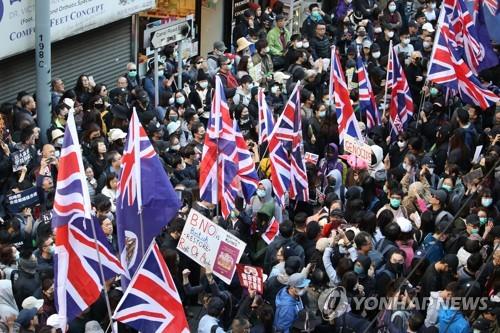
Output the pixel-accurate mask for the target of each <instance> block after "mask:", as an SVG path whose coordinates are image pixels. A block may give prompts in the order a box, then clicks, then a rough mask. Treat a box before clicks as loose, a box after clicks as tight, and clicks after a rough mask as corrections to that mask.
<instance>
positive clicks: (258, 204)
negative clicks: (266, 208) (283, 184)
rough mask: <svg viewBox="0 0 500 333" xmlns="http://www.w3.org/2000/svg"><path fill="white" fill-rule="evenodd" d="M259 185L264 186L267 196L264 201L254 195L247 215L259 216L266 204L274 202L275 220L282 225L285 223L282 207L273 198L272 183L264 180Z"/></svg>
mask: <svg viewBox="0 0 500 333" xmlns="http://www.w3.org/2000/svg"><path fill="white" fill-rule="evenodd" d="M259 184H262V185H263V186H264V189H265V190H266V195H265V196H264V198H262V199H261V198H259V197H258V196H257V194H256V195H254V196H253V197H252V198H251V199H250V204H249V205H248V208H247V214H248V215H251V216H252V217H254V216H255V215H257V213H258V212H259V211H260V209H261V208H262V206H263V205H264V204H265V203H268V202H272V203H273V204H274V218H275V219H276V220H277V221H278V223H281V222H282V221H283V215H282V214H281V207H280V206H279V204H278V203H277V202H276V200H274V198H273V196H272V193H273V186H272V184H271V181H270V180H269V179H263V180H261V181H260V182H259Z"/></svg>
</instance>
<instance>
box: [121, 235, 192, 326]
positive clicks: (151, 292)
mask: <svg viewBox="0 0 500 333" xmlns="http://www.w3.org/2000/svg"><path fill="white" fill-rule="evenodd" d="M113 318H114V319H115V320H118V321H119V322H122V323H124V324H127V325H128V326H130V327H133V328H135V329H136V330H138V331H140V332H152V333H153V332H154V333H170V332H179V333H189V326H188V323H187V320H186V315H185V314H184V309H183V307H182V301H181V299H180V297H179V293H178V292H177V288H176V287H175V283H174V280H173V279H172V275H171V274H170V271H169V270H168V267H167V265H166V264H165V261H164V260H163V257H162V255H161V252H160V249H159V248H158V245H156V242H155V241H153V242H151V245H150V246H149V248H148V250H147V252H146V254H145V255H144V259H143V261H142V262H141V265H140V266H139V268H138V269H137V273H136V274H135V275H134V277H133V278H132V280H131V281H130V284H129V286H128V288H127V290H126V291H125V293H124V294H123V297H122V299H121V300H120V303H118V306H117V307H116V310H115V313H114V315H113Z"/></svg>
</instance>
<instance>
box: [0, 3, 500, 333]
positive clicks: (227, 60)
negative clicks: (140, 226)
mask: <svg viewBox="0 0 500 333" xmlns="http://www.w3.org/2000/svg"><path fill="white" fill-rule="evenodd" d="M440 5H441V4H440V2H439V1H436V0H418V1H406V2H405V1H394V0H389V1H373V0H338V1H324V2H323V4H322V5H319V4H312V5H310V6H309V8H308V9H307V18H306V19H305V20H304V22H303V24H302V27H301V29H300V31H301V32H300V33H298V34H291V33H290V31H288V29H287V19H286V17H285V16H284V14H283V3H281V2H280V1H271V3H267V1H264V3H263V2H261V4H258V3H253V2H252V3H250V4H249V6H250V8H249V9H248V10H246V11H245V12H244V14H243V15H242V16H241V17H240V18H239V19H238V21H237V22H236V25H235V28H234V31H233V40H232V43H231V45H225V44H224V42H220V41H218V42H215V43H214V45H213V50H212V51H211V52H209V53H208V55H207V56H206V57H203V56H197V57H194V58H192V59H190V60H189V61H188V62H186V63H184V64H183V72H182V73H177V72H176V71H177V68H178V66H177V63H176V59H177V56H176V49H175V47H174V46H170V45H169V46H167V47H165V48H164V49H163V50H162V52H161V59H160V61H159V71H158V73H157V75H158V79H159V83H160V84H159V89H158V94H159V95H158V99H159V105H158V106H157V107H155V105H154V104H155V103H154V101H155V94H156V91H155V87H154V75H155V71H154V65H153V63H152V62H150V63H148V64H147V66H148V71H147V74H146V75H145V76H144V77H142V78H141V77H139V75H138V70H137V65H136V64H135V63H129V64H128V65H127V68H126V70H125V69H124V73H123V75H122V76H120V77H118V78H117V81H116V85H115V86H113V87H107V86H106V85H104V84H101V83H96V82H94V79H93V77H92V76H91V74H94V75H95V77H96V78H99V73H86V74H82V75H81V76H80V77H78V79H77V80H76V84H75V86H74V87H67V86H68V82H63V80H62V79H60V78H55V79H53V81H52V110H51V112H52V121H51V127H50V128H49V129H48V130H47V132H46V135H47V138H48V142H49V143H46V144H43V145H42V144H41V139H40V128H39V127H38V124H37V104H36V99H35V98H36V97H35V96H33V94H32V93H30V92H26V91H22V92H19V94H18V96H17V100H16V101H5V102H4V103H3V104H1V107H0V147H1V149H0V175H1V176H0V188H1V191H0V198H1V205H0V332H37V333H38V332H40V333H42V332H70V333H84V332H87V333H91V332H104V331H105V330H106V331H108V332H109V331H110V328H109V327H110V325H109V318H108V316H107V312H106V308H105V303H104V298H101V299H99V300H98V301H97V302H96V303H95V304H94V305H92V307H90V308H89V309H88V310H86V311H84V312H83V313H81V315H79V316H78V317H77V318H76V319H74V320H72V321H70V322H69V323H68V327H65V328H62V327H58V322H59V321H58V318H57V313H56V308H55V305H54V252H55V248H54V241H55V240H54V234H53V228H52V226H51V216H52V214H51V210H52V207H53V202H54V192H55V188H56V186H57V184H56V180H57V173H58V159H59V156H60V154H61V146H62V144H63V136H64V131H65V124H66V120H67V117H68V112H69V111H70V109H71V108H74V112H75V118H76V124H77V128H78V133H79V136H80V143H81V149H82V154H83V159H84V168H85V176H86V179H87V182H88V188H89V192H90V193H89V194H90V198H91V200H92V209H93V213H94V214H95V215H96V216H97V218H98V220H99V222H100V224H101V227H102V230H103V232H104V233H105V235H106V237H107V239H108V241H109V243H110V245H111V247H112V248H113V250H114V251H115V252H118V244H117V237H116V223H115V210H116V202H115V201H116V197H117V186H118V181H119V177H120V169H121V158H122V154H123V149H124V142H125V140H126V137H127V131H128V124H129V119H130V117H131V114H132V110H133V109H134V108H135V110H136V111H137V113H138V117H139V120H140V121H141V123H142V126H143V127H144V128H145V129H146V132H147V134H148V136H149V138H150V140H151V143H152V144H153V146H154V148H155V150H156V152H157V154H158V156H159V158H160V160H161V163H162V165H163V166H164V169H165V171H166V173H167V174H168V175H169V178H170V180H171V182H172V184H173V186H174V187H175V189H176V191H178V193H179V196H180V198H181V201H182V208H181V209H180V210H179V213H178V216H177V217H176V218H174V219H173V220H172V221H171V222H170V224H169V225H168V227H167V228H166V229H165V230H164V231H163V232H162V234H161V235H159V236H158V237H157V242H158V244H159V246H160V249H161V251H162V254H163V256H164V259H165V262H166V264H167V266H168V268H169V270H170V272H171V274H172V275H173V278H174V281H175V284H176V287H177V290H178V292H179V294H180V296H181V299H182V301H183V305H184V308H185V313H186V316H187V318H188V320H189V321H190V323H191V324H192V325H193V326H192V331H193V332H196V331H197V332H199V333H214V332H215V333H222V332H233V333H243V332H252V333H264V332H265V333H273V332H276V333H291V332H318V333H320V332H345V333H348V332H357V333H367V332H391V333H403V332H411V333H415V332H419V333H422V332H442V333H445V332H448V333H465V332H497V333H498V332H500V325H499V323H498V320H499V319H500V318H499V316H500V249H498V248H497V246H498V244H500V214H499V208H500V166H499V162H498V161H499V160H500V159H499V154H500V104H499V103H497V105H496V106H495V105H493V106H491V107H490V108H488V109H486V110H481V109H480V108H479V107H478V106H476V105H469V104H465V103H463V102H462V100H461V99H460V98H459V96H452V95H451V96H450V95H448V94H447V91H445V90H444V89H443V88H442V87H441V86H438V85H432V84H429V83H428V82H427V80H426V73H427V66H428V63H429V58H430V55H431V51H432V48H433V42H434V34H435V32H436V29H437V24H436V23H437V18H438V16H439V8H440ZM391 44H392V45H393V46H395V47H396V49H397V52H398V56H399V57H400V59H401V64H403V67H404V71H405V73H406V78H407V80H408V84H409V88H410V92H411V96H412V99H413V105H414V115H413V118H412V119H411V121H410V123H409V124H408V126H407V128H405V130H404V131H402V132H400V133H398V135H397V138H394V137H393V136H391V133H390V128H391V127H390V124H389V117H388V111H387V107H386V109H384V106H386V105H387V106H388V105H389V103H387V101H386V100H384V97H385V96H386V94H385V89H384V86H385V80H386V73H387V72H386V70H387V69H386V66H387V57H388V54H389V47H390V45H391ZM332 45H336V48H337V50H338V51H339V54H340V56H341V62H342V66H343V67H344V71H345V73H346V78H347V80H346V82H347V85H348V88H349V91H350V99H351V103H352V105H353V107H354V111H355V115H356V117H357V120H358V121H359V126H360V128H361V131H362V135H363V137H364V140H365V142H366V143H367V144H368V145H369V146H370V149H371V151H372V157H371V163H368V162H366V161H364V160H362V159H359V158H350V157H349V156H348V154H347V153H346V152H344V150H343V146H342V145H341V144H340V143H339V133H338V124H337V117H336V113H335V107H334V106H332V105H330V104H331V103H330V101H329V96H328V95H329V94H328V85H329V70H330V68H329V63H330V56H331V46H332ZM495 48H496V50H497V51H498V46H495ZM358 55H359V56H360V57H361V58H362V61H363V63H364V65H365V67H366V68H367V71H368V76H369V79H370V82H371V85H372V87H373V90H374V94H375V97H376V101H377V105H378V106H379V112H380V115H381V120H382V123H381V125H380V126H374V127H371V128H368V127H367V126H366V114H363V113H362V112H360V111H359V91H358V82H357V76H356V75H355V67H356V62H355V61H356V57H357V56H358ZM82 71H84V68H83V67H82ZM497 73H498V66H497V67H495V68H491V69H488V70H485V71H483V72H481V73H479V78H480V80H481V84H482V85H483V87H484V88H487V89H490V90H491V91H493V92H495V93H497V94H498V93H499V91H500V90H499V88H498V87H496V86H495V85H494V84H492V83H491V82H492V81H493V82H495V77H496V76H495V75H496V74H497ZM177 75H181V76H182V82H183V86H182V87H177V86H176V81H177V80H176V77H177ZM215 76H219V77H220V78H221V80H222V83H223V86H224V93H225V95H226V98H227V102H228V105H229V110H230V114H231V117H232V118H233V119H234V120H235V121H236V122H237V123H238V125H239V128H240V129H241V132H242V134H243V136H244V138H245V140H246V142H247V145H248V147H249V150H250V152H251V154H252V156H253V159H254V161H255V166H256V170H258V175H259V177H260V181H259V185H258V189H257V191H256V193H255V195H254V196H253V197H252V199H251V200H250V202H244V200H243V199H241V198H238V200H237V202H236V206H237V207H236V208H235V209H233V210H232V211H231V213H230V216H229V217H228V218H227V219H223V218H222V217H221V216H219V215H217V214H218V212H219V210H218V209H217V208H216V206H214V205H213V204H212V203H209V202H206V201H203V200H200V198H199V188H198V180H199V167H200V163H202V161H201V157H202V152H203V143H204V137H205V132H206V130H207V122H208V120H209V117H210V110H211V99H212V95H213V92H214V88H213V87H214V79H215ZM297 82H300V83H299V84H300V87H301V105H300V109H298V112H301V115H302V127H303V128H302V137H303V151H304V152H309V153H312V154H315V155H318V161H317V162H314V161H311V160H308V161H307V164H306V167H307V176H308V184H309V197H310V198H309V201H308V202H294V201H291V200H290V201H287V202H286V204H285V206H284V207H283V206H281V205H280V204H279V203H278V201H277V200H276V198H275V197H274V194H273V185H272V180H271V179H270V178H271V177H270V175H271V172H270V160H269V156H268V153H267V149H266V145H265V144H262V145H259V144H258V142H259V141H258V139H259V131H258V125H259V124H258V119H259V117H258V101H257V97H258V90H259V88H263V89H264V90H265V94H266V101H267V103H268V105H269V106H270V108H271V109H272V113H273V116H274V117H275V119H276V118H277V117H278V116H279V115H280V113H281V112H282V111H283V107H284V105H285V103H286V101H287V99H288V95H289V94H290V93H291V91H292V89H293V88H294V86H295V84H296V83H297ZM497 82H498V81H497ZM108 88H109V89H108ZM477 147H479V148H477ZM25 193H36V195H33V194H32V195H30V198H31V199H30V200H27V201H23V200H20V201H16V200H12V198H13V197H15V195H16V194H17V195H18V196H17V197H19V194H20V197H23V196H24V194H25ZM33 197H34V200H33ZM191 208H193V209H196V210H197V211H199V212H200V213H202V214H203V215H205V216H206V217H208V218H210V219H212V220H213V221H215V222H216V223H217V224H218V225H219V226H221V227H223V228H224V229H226V230H228V231H229V232H231V233H232V234H234V235H236V236H237V237H239V238H240V239H241V240H243V241H244V242H245V243H246V244H247V246H246V249H245V252H244V254H243V256H242V258H241V260H240V263H245V264H248V265H253V266H256V267H261V268H262V269H263V271H264V273H265V275H266V277H267V279H266V280H265V282H264V291H263V293H262V294H259V293H258V292H257V291H256V290H253V289H246V288H242V287H241V285H240V282H239V281H238V277H237V275H236V274H235V276H234V277H233V280H232V282H231V284H229V285H227V284H225V283H224V282H222V281H221V280H220V279H218V278H217V277H216V276H214V274H213V272H212V271H211V269H210V268H205V267H200V266H199V265H198V264H196V263H195V262H194V261H192V260H191V259H190V258H188V257H187V256H185V255H183V254H182V253H180V252H179V251H178V250H177V249H176V248H177V243H178V240H179V238H180V236H181V233H182V230H183V228H184V224H185V222H186V221H185V220H186V217H187V213H188V212H189V210H190V209H191ZM273 218H274V219H275V220H277V221H278V222H279V234H278V235H277V236H276V237H275V238H274V240H273V241H272V242H271V243H270V244H267V243H266V242H265V241H264V240H263V238H262V234H263V233H264V232H265V230H266V229H267V227H268V225H269V223H270V221H271V220H272V219H273ZM107 294H108V296H109V299H110V302H111V306H112V308H114V307H116V305H117V303H118V301H119V300H120V298H121V296H122V295H123V290H122V289H121V288H120V286H119V283H114V282H113V281H110V283H108V284H107ZM370 299H371V300H372V301H373V302H374V303H373V302H372V303H373V304H368V303H367V301H368V300H370ZM384 300H385V301H386V303H384ZM426 300H427V302H426ZM453 300H459V302H452V301H453ZM463 300H466V301H469V300H470V301H474V300H479V303H475V304H476V305H474V306H470V304H471V303H467V302H462V301H463ZM374 304H375V305H374ZM422 304H423V305H422ZM468 304H469V306H468ZM370 305H372V306H370ZM198 308H201V311H194V309H198ZM197 312H199V313H197ZM118 328H119V332H133V330H132V329H131V328H130V327H127V326H125V325H122V324H119V327H118Z"/></svg>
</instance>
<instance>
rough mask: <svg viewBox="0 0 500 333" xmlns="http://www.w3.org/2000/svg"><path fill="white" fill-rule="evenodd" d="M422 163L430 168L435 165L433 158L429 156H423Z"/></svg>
mask: <svg viewBox="0 0 500 333" xmlns="http://www.w3.org/2000/svg"><path fill="white" fill-rule="evenodd" d="M421 164H422V165H427V166H429V167H430V168H433V167H435V166H436V163H434V160H433V159H432V157H430V156H424V157H423V158H422V163H421Z"/></svg>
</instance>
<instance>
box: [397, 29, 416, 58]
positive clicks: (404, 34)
mask: <svg viewBox="0 0 500 333" xmlns="http://www.w3.org/2000/svg"><path fill="white" fill-rule="evenodd" d="M396 50H397V54H400V53H403V54H404V60H405V64H406V65H409V64H410V62H411V60H410V57H411V55H412V53H413V51H414V49H413V45H411V40H410V34H409V32H408V30H402V31H401V32H400V34H399V44H396Z"/></svg>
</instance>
